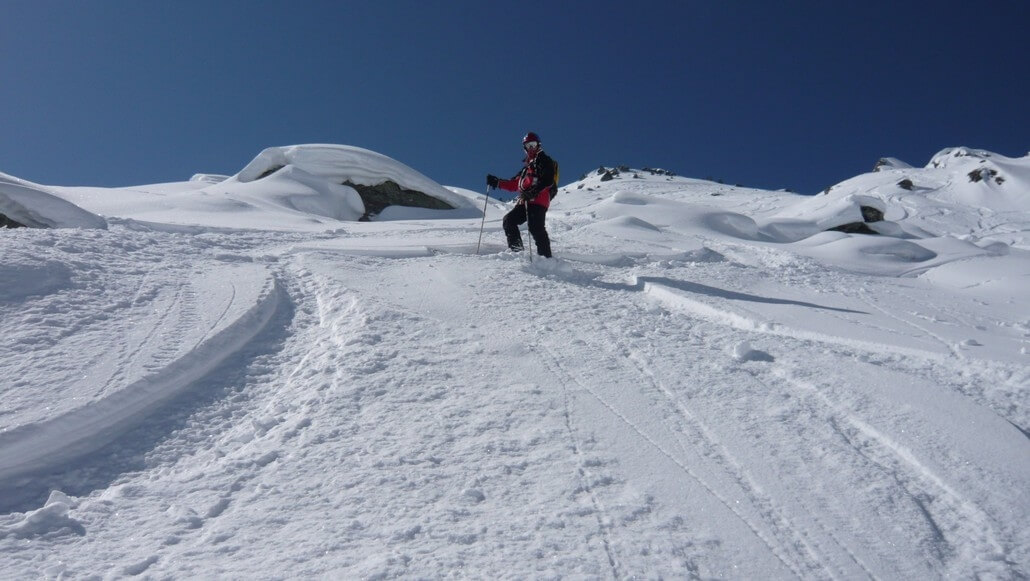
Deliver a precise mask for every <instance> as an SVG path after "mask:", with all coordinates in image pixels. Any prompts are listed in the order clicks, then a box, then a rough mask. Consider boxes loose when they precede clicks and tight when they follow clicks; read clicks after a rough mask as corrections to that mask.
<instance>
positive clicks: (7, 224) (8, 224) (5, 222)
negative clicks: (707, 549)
mask: <svg viewBox="0 0 1030 581" xmlns="http://www.w3.org/2000/svg"><path fill="white" fill-rule="evenodd" d="M0 228H25V224H22V223H21V222H16V221H14V220H12V219H10V218H8V217H7V216H5V215H3V214H0Z"/></svg>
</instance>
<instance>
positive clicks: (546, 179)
mask: <svg viewBox="0 0 1030 581" xmlns="http://www.w3.org/2000/svg"><path fill="white" fill-rule="evenodd" d="M525 163H526V165H525V166H524V167H523V168H522V171H520V172H519V173H518V174H516V175H515V177H513V178H511V179H509V180H499V181H498V182H497V187H499V188H501V189H502V190H506V191H509V192H518V193H519V195H520V196H522V197H523V198H526V199H527V200H529V203H530V204H536V205H538V206H543V207H545V208H549V207H551V190H552V189H554V160H552V159H551V157H550V156H549V155H547V154H546V153H544V150H542V149H538V150H536V151H535V152H534V153H532V154H529V155H528V156H527V157H526V159H525Z"/></svg>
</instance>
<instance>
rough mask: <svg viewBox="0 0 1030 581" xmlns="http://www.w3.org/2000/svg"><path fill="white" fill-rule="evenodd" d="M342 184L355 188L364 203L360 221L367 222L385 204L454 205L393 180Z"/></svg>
mask: <svg viewBox="0 0 1030 581" xmlns="http://www.w3.org/2000/svg"><path fill="white" fill-rule="evenodd" d="M343 185H345V186H349V187H352V188H354V189H355V190H357V192H358V195H359V196H361V201H362V202H364V204H365V215H364V216H362V217H361V221H363V222H367V221H369V220H371V219H372V218H373V217H375V216H376V215H378V214H379V213H380V212H382V211H383V209H384V208H386V207H387V206H408V207H412V208H428V209H430V210H453V209H454V206H452V205H450V204H448V203H447V202H444V201H443V200H440V199H437V198H434V197H432V196H430V195H428V194H424V193H422V192H418V191H415V190H408V189H405V188H402V187H401V186H399V185H397V183H396V182H393V181H389V180H387V181H385V182H383V183H381V184H376V185H374V186H364V185H361V184H355V183H351V182H344V183H343Z"/></svg>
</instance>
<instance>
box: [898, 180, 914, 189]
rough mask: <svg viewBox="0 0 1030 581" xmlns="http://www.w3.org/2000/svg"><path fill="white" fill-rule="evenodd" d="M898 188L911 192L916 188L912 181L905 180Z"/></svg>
mask: <svg viewBox="0 0 1030 581" xmlns="http://www.w3.org/2000/svg"><path fill="white" fill-rule="evenodd" d="M898 187H899V188H901V189H903V190H908V191H910V192H911V191H912V190H913V189H914V188H915V187H916V186H915V184H913V183H912V180H910V179H908V178H905V179H903V180H901V181H900V182H898Z"/></svg>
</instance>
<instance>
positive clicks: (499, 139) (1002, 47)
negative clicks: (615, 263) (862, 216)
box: [0, 0, 1030, 193]
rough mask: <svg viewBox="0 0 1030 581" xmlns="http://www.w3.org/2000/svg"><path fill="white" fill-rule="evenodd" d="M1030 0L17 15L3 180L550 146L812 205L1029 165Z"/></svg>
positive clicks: (274, 7)
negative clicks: (289, 148)
mask: <svg viewBox="0 0 1030 581" xmlns="http://www.w3.org/2000/svg"><path fill="white" fill-rule="evenodd" d="M1028 6H1030V3H1028V2H1025V1H1018V2H1017V1H1004V2H992V1H983V2H977V3H971V2H954V1H951V0H947V1H937V2H916V1H905V0H900V1H897V2H879V1H875V0H874V1H866V2H848V1H843V0H823V1H819V2H816V1H791V0H786V1H781V2H764V1H761V2H760V1H733V0H727V1H712V2H695V1H689V0H682V1H678V2H677V1H668V2H648V1H642V2H635V3H627V2H603V1H601V2H537V1H534V0H523V1H521V2H506V1H477V2H464V1H462V2H426V1H394V0H374V1H373V0H370V1H361V2H348V1H342V0H338V1H305V0H292V1H289V2H272V1H268V2H262V1H258V0H248V1H230V0H203V1H197V0H176V1H174V2H164V1H159V0H153V1H151V0H142V1H141V0H124V1H122V0H119V1H113V0H96V1H93V2H79V1H75V0H66V1H55V0H6V1H5V2H3V3H2V4H0V171H2V172H5V173H9V174H13V175H16V176H19V177H22V178H26V179H29V180H33V181H37V182H41V183H45V184H56V185H96V186H120V185H138V184H145V183H155V182H170V181H180V180H186V179H189V177H190V176H191V175H193V174H194V173H197V172H202V173H223V174H232V173H235V172H236V171H238V170H239V169H241V168H242V167H243V166H244V165H245V164H246V163H247V162H248V161H250V160H251V159H252V158H253V157H254V156H255V155H257V153H258V152H260V151H261V150H262V149H263V148H265V147H268V146H273V145H290V144H295V143H343V144H349V145H357V146H361V147H366V148H369V149H373V150H375V151H379V152H381V153H384V154H386V155H389V156H391V157H393V158H395V159H397V160H399V161H401V162H404V163H406V164H408V165H410V166H412V167H414V168H415V169H417V170H419V171H421V172H423V173H425V174H426V175H428V176H429V177H431V178H433V179H435V180H436V181H438V182H440V183H442V184H445V185H454V186H462V187H466V188H470V189H475V190H482V189H484V176H485V174H487V173H496V174H500V175H510V174H513V173H515V171H516V170H517V169H518V167H519V165H520V161H521V150H520V140H521V137H522V135H523V134H524V133H525V132H526V131H529V130H532V131H536V132H537V133H539V134H540V136H541V138H542V139H543V141H544V145H545V147H546V149H547V150H548V151H549V152H550V153H551V154H552V155H553V156H554V157H555V158H557V159H558V160H559V161H560V162H561V164H562V174H563V182H566V183H567V182H569V181H572V180H573V179H575V178H578V177H579V176H580V175H581V174H583V173H585V172H588V171H591V170H593V169H596V168H597V167H598V166H599V165H601V164H605V165H615V164H628V165H631V166H645V165H647V166H653V167H664V168H667V169H670V170H673V171H675V172H677V173H678V174H680V175H685V176H689V177H699V178H715V179H722V180H725V181H726V182H727V183H740V184H743V185H749V186H755V187H762V188H769V189H776V188H790V189H793V190H794V191H798V192H802V193H816V192H818V191H820V190H822V189H824V188H825V187H827V186H830V185H832V184H834V183H836V182H839V181H841V180H843V179H846V178H849V177H851V176H853V175H856V174H859V173H862V172H865V171H868V170H869V169H871V168H872V166H873V164H874V163H875V162H876V160H877V159H878V158H879V157H880V156H894V157H899V158H901V159H903V160H905V161H908V162H909V163H912V164H914V165H924V164H925V163H926V162H927V161H928V160H929V158H930V157H931V156H932V155H933V154H935V153H936V152H937V151H938V150H940V149H942V148H944V147H951V146H958V145H967V146H970V147H978V148H984V149H989V150H992V151H996V152H997V153H1001V154H1004V155H1008V156H1015V157H1018V156H1022V155H1026V154H1027V152H1028V150H1030V123H1028V117H1030V116H1028V111H1030V105H1028V103H1030V94H1028V93H1030V91H1028V85H1030V80H1028V79H1030V65H1028V64H1027V62H1028V61H1027V58H1028V55H1030V40H1028V38H1030V35H1028V34H1027V32H1026V30H1025V28H1026V25H1027V23H1028V22H1030V7H1028Z"/></svg>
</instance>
